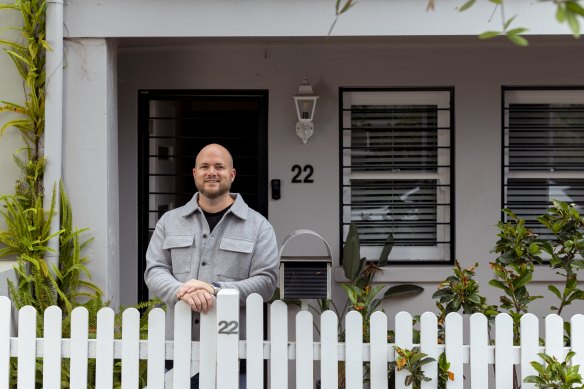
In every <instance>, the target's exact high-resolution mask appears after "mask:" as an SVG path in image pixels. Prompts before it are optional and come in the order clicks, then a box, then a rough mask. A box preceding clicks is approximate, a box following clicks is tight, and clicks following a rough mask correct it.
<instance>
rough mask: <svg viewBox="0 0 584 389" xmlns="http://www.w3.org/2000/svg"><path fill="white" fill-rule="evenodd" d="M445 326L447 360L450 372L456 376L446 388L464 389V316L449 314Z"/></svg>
mask: <svg viewBox="0 0 584 389" xmlns="http://www.w3.org/2000/svg"><path fill="white" fill-rule="evenodd" d="M444 325H445V331H446V334H445V336H444V337H445V352H446V360H448V361H449V362H450V371H451V372H452V373H453V374H454V380H453V381H448V383H447V384H446V387H447V388H448V389H462V388H463V385H464V373H463V372H464V370H463V363H462V356H463V355H464V354H463V347H462V345H463V337H462V336H463V327H462V316H460V315H459V314H458V313H449V314H448V315H446V319H445V322H444Z"/></svg>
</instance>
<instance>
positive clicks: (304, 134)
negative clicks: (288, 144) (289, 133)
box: [296, 122, 314, 144]
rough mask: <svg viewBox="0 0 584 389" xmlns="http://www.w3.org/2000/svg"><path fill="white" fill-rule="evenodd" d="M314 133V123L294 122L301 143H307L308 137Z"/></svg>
mask: <svg viewBox="0 0 584 389" xmlns="http://www.w3.org/2000/svg"><path fill="white" fill-rule="evenodd" d="M312 134H314V123H312V122H308V123H306V122H296V135H298V137H299V138H300V139H302V143H303V144H306V143H308V139H309V138H310V137H311V136H312Z"/></svg>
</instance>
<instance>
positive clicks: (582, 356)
mask: <svg viewBox="0 0 584 389" xmlns="http://www.w3.org/2000/svg"><path fill="white" fill-rule="evenodd" d="M582 334H584V315H582V314H577V315H574V316H573V317H572V320H571V325H570V341H571V342H572V351H574V352H575V353H576V355H574V357H573V358H572V366H583V365H584V336H583V335H582ZM580 373H582V372H580Z"/></svg>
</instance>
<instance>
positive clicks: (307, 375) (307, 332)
mask: <svg viewBox="0 0 584 389" xmlns="http://www.w3.org/2000/svg"><path fill="white" fill-rule="evenodd" d="M313 345H314V332H313V326H312V314H311V313H310V312H308V311H300V312H299V313H298V314H297V315H296V387H297V388H312V386H313V381H314V376H313V374H314V347H313Z"/></svg>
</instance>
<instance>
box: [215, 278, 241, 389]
mask: <svg viewBox="0 0 584 389" xmlns="http://www.w3.org/2000/svg"><path fill="white" fill-rule="evenodd" d="M239 330H240V326H239V291H237V290H235V289H222V290H220V291H219V294H218V296H217V372H218V374H217V389H236V388H238V387H239Z"/></svg>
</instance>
